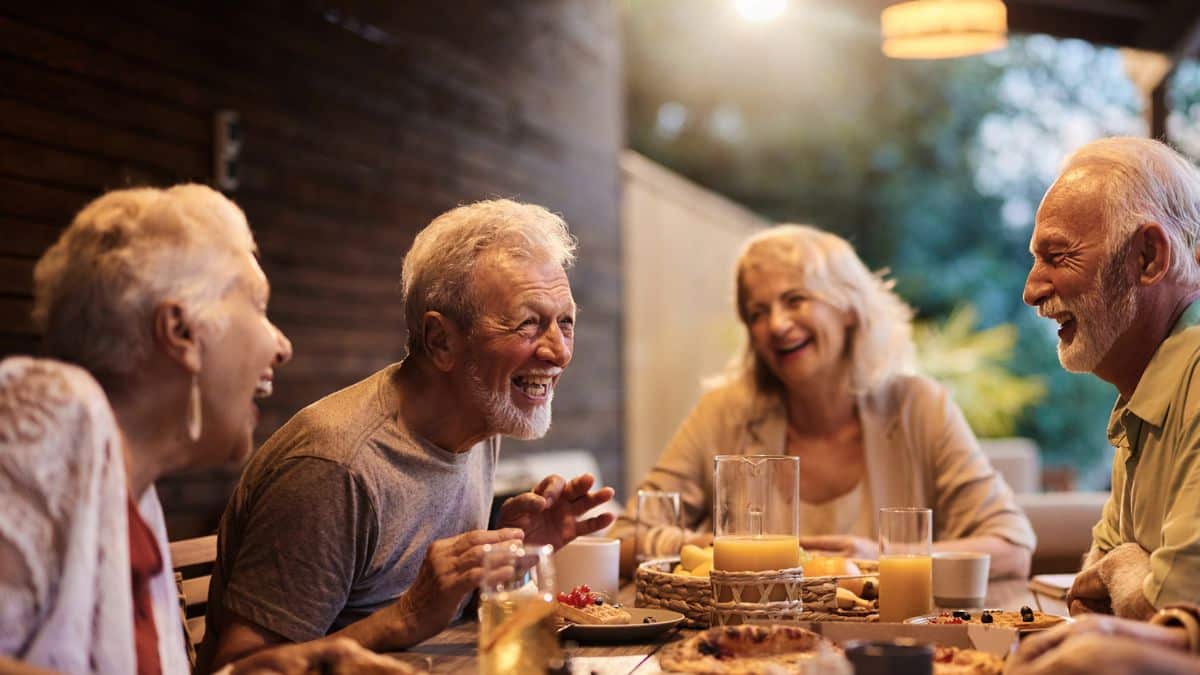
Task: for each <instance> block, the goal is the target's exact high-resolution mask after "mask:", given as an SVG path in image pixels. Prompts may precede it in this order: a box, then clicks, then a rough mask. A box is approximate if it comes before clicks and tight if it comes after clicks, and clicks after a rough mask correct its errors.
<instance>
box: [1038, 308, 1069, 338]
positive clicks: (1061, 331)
mask: <svg viewBox="0 0 1200 675" xmlns="http://www.w3.org/2000/svg"><path fill="white" fill-rule="evenodd" d="M1039 313H1040V312H1039ZM1041 315H1042V316H1043V317H1045V318H1047V319H1050V320H1051V321H1055V322H1057V323H1058V337H1059V339H1061V340H1063V341H1064V342H1070V340H1071V338H1073V337H1074V336H1075V329H1076V327H1077V325H1078V324H1077V323H1076V321H1075V315H1074V314H1072V313H1070V312H1058V313H1056V314H1041Z"/></svg>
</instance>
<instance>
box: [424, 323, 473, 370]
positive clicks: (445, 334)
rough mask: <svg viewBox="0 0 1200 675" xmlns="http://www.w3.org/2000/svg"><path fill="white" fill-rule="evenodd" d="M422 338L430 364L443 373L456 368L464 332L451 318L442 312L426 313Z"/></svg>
mask: <svg viewBox="0 0 1200 675" xmlns="http://www.w3.org/2000/svg"><path fill="white" fill-rule="evenodd" d="M421 330H422V332H423V333H424V335H422V337H421V341H422V346H423V347H424V348H425V353H426V354H428V355H429V360H430V362H432V363H433V365H434V367H435V368H437V369H438V370H440V371H442V372H443V373H446V372H449V371H450V370H451V369H453V368H454V365H455V363H456V362H457V361H458V355H459V353H460V349H461V346H462V342H463V337H464V336H463V334H462V330H461V329H459V327H458V324H457V323H455V322H454V321H453V320H452V319H451V318H450V317H448V316H446V315H445V314H442V313H441V312H433V311H429V312H425V316H423V317H421Z"/></svg>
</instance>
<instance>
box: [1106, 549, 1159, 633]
mask: <svg viewBox="0 0 1200 675" xmlns="http://www.w3.org/2000/svg"><path fill="white" fill-rule="evenodd" d="M1099 564H1100V567H1099V570H1100V579H1101V580H1102V581H1103V582H1104V585H1105V587H1107V588H1108V597H1109V598H1110V599H1111V601H1112V610H1113V614H1115V615H1117V616H1120V617H1124V618H1126V619H1136V620H1139V621H1145V620H1147V619H1149V618H1150V617H1151V616H1153V615H1154V612H1155V608H1154V605H1152V604H1150V601H1149V600H1148V599H1147V598H1146V594H1145V593H1144V592H1143V590H1142V589H1143V588H1144V586H1145V582H1146V578H1147V577H1148V576H1149V575H1150V555H1149V554H1148V553H1147V552H1146V551H1145V550H1143V549H1142V548H1141V547H1140V546H1138V545H1137V544H1135V543H1126V544H1122V545H1120V546H1118V547H1116V548H1114V549H1113V550H1111V551H1109V552H1108V554H1107V555H1105V556H1104V558H1103V560H1102V561H1101V562H1100V563H1099Z"/></svg>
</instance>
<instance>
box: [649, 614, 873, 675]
mask: <svg viewBox="0 0 1200 675" xmlns="http://www.w3.org/2000/svg"><path fill="white" fill-rule="evenodd" d="M658 665H659V667H660V668H662V670H663V671H664V672H671V673H675V672H679V673H729V674H731V675H732V674H733V673H737V674H739V675H754V674H759V673H762V674H766V673H780V672H786V673H830V674H836V675H849V674H850V673H852V672H853V670H852V669H851V666H850V662H849V661H847V660H846V657H845V654H844V653H843V652H842V649H841V647H838V646H837V645H836V644H834V643H833V641H832V640H829V639H828V638H825V637H822V636H820V635H818V634H816V633H814V632H812V631H810V630H806V629H804V628H800V627H798V626H788V625H783V624H775V625H760V624H743V625H739V626H717V627H714V628H709V629H708V630H706V631H703V632H700V633H698V634H696V635H692V636H691V637H688V638H685V639H683V640H679V641H677V642H672V643H671V644H668V645H667V646H665V647H663V648H662V650H660V651H659V654H658Z"/></svg>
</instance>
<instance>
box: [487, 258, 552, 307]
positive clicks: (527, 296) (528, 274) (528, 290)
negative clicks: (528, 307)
mask: <svg viewBox="0 0 1200 675" xmlns="http://www.w3.org/2000/svg"><path fill="white" fill-rule="evenodd" d="M471 284H472V286H473V287H474V292H475V299H476V301H477V302H479V304H480V307H479V309H481V310H489V309H490V310H498V311H503V310H506V309H511V308H513V307H515V306H519V305H521V304H524V303H526V302H531V301H534V300H541V301H551V302H554V303H556V304H559V305H570V309H572V310H573V309H574V307H575V298H574V296H573V295H572V293H571V282H570V280H569V279H568V278H567V272H566V270H564V269H563V267H562V265H561V264H559V262H558V261H556V260H554V259H553V257H552V256H550V255H548V254H539V252H537V251H533V252H529V253H525V252H521V253H517V254H514V253H511V252H505V251H489V252H487V253H484V254H483V255H481V256H480V257H479V258H478V259H477V260H476V263H475V273H474V274H473V275H472V277H471Z"/></svg>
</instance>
